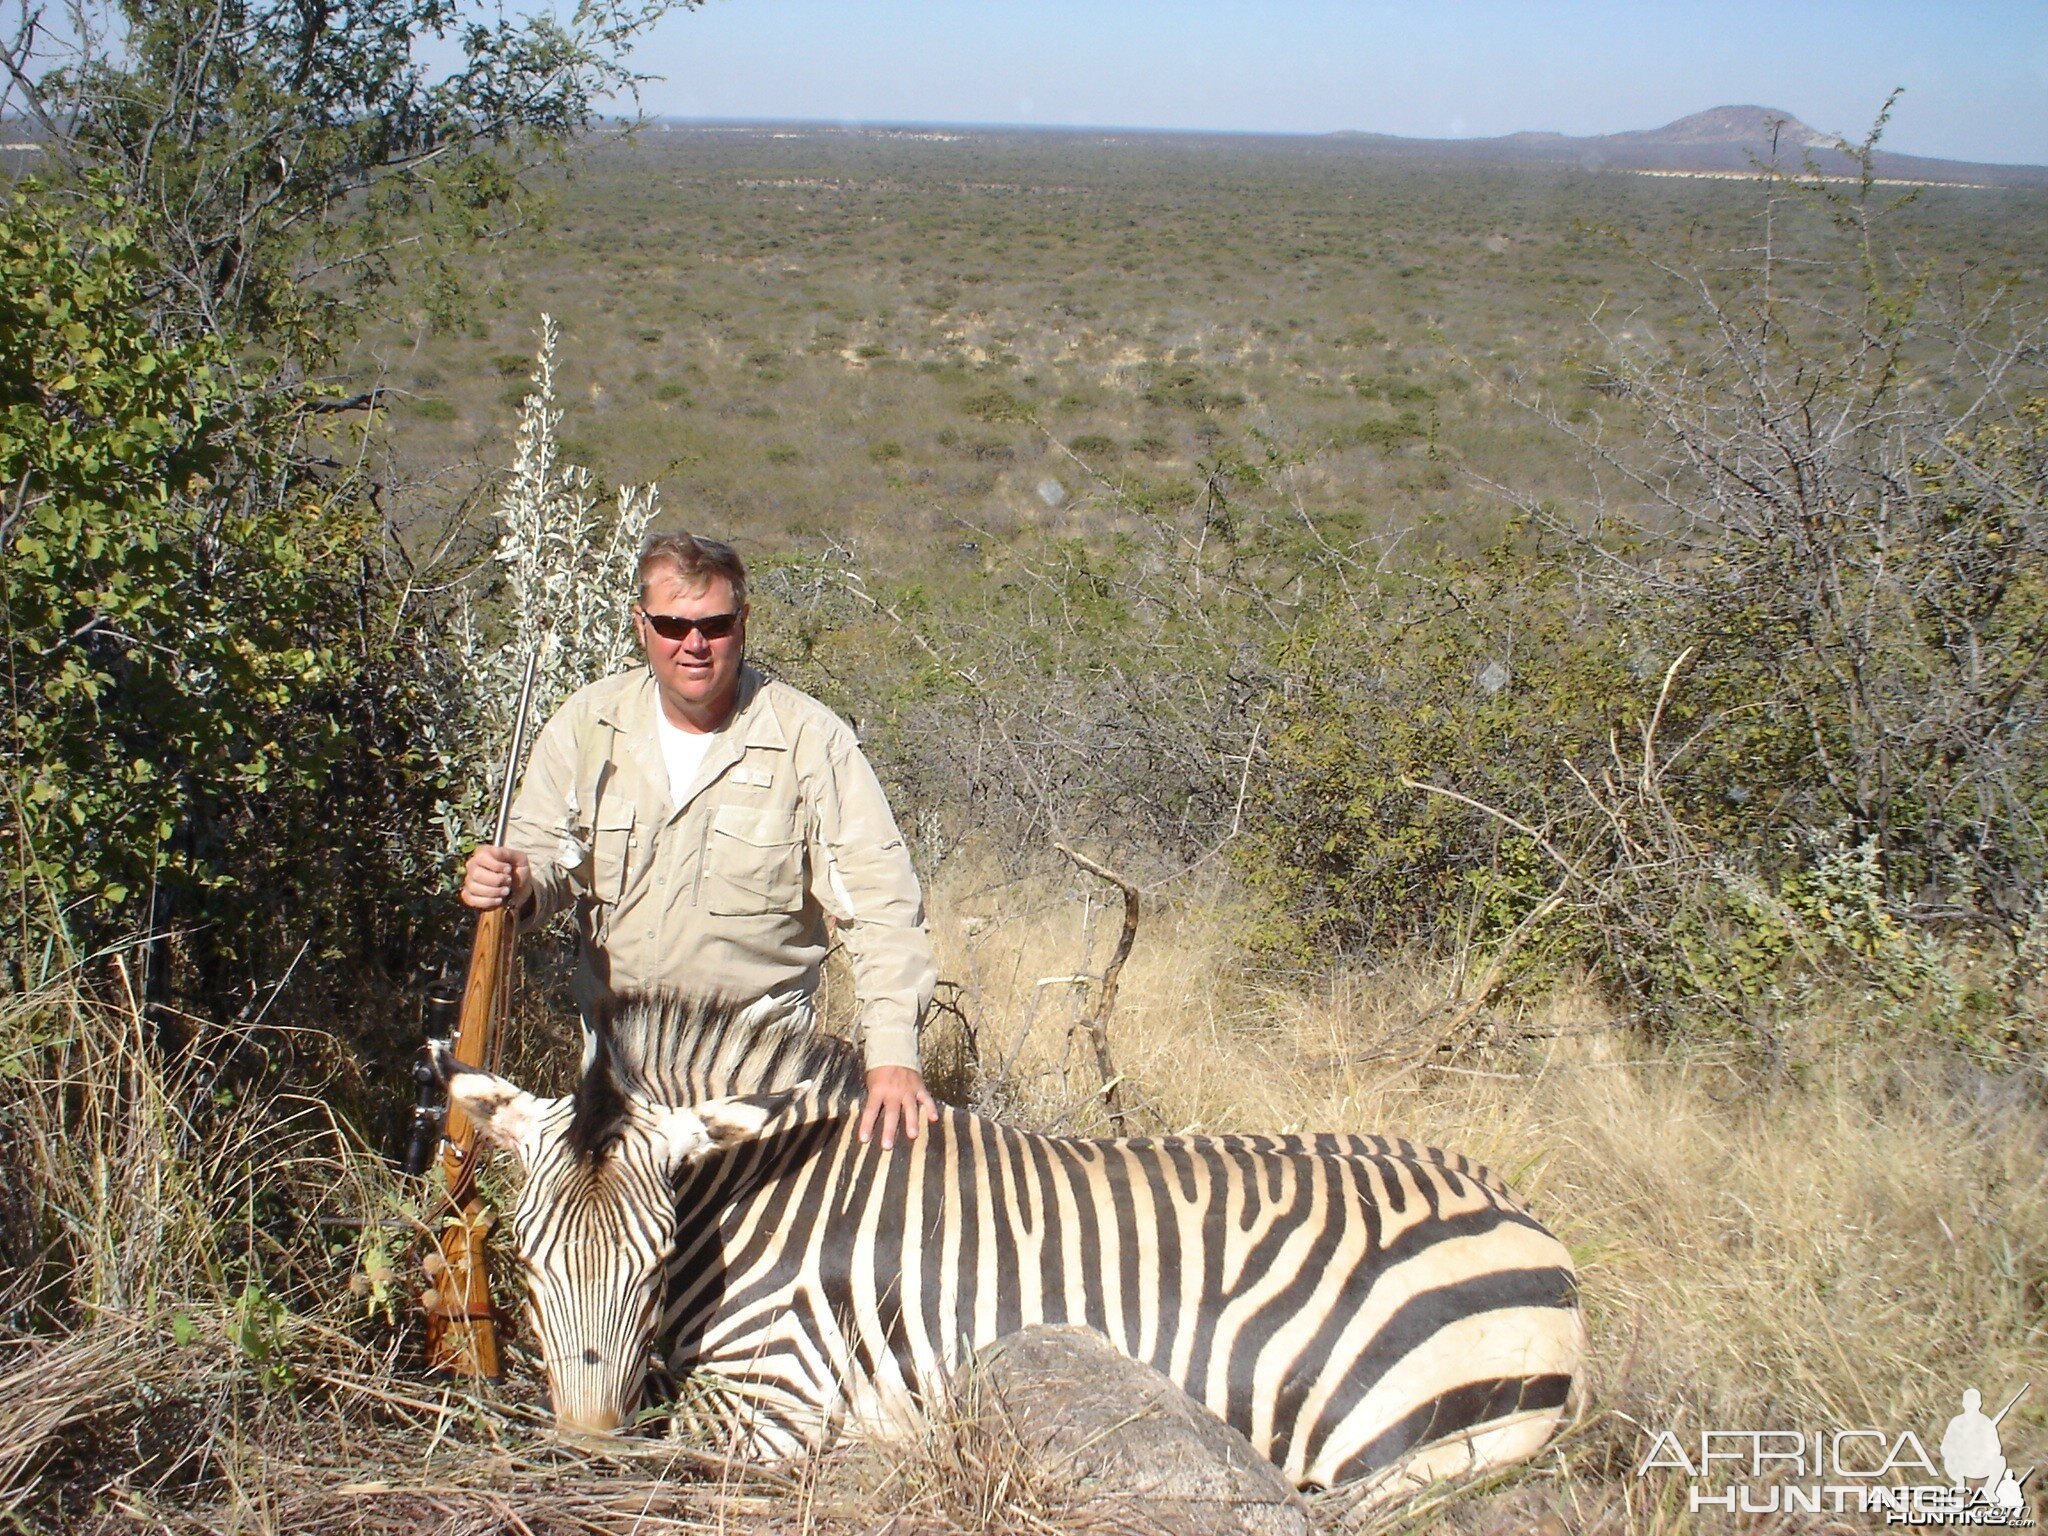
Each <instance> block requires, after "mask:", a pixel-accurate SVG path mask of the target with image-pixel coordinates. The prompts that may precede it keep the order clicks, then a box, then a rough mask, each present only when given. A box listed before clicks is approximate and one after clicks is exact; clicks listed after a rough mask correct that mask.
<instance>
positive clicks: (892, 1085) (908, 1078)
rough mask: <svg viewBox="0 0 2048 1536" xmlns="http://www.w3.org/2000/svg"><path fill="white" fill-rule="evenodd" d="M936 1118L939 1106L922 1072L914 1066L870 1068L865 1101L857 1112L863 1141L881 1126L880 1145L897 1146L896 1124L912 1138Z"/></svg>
mask: <svg viewBox="0 0 2048 1536" xmlns="http://www.w3.org/2000/svg"><path fill="white" fill-rule="evenodd" d="M938 1118H939V1106H938V1105H937V1104H935V1103H933V1102H932V1096H931V1091H930V1090H929V1089H927V1088H926V1087H925V1085H924V1075H923V1074H922V1073H920V1072H918V1071H917V1069H916V1068H914V1067H869V1068H868V1102H867V1107H866V1108H864V1109H863V1110H862V1111H861V1112H860V1139H861V1140H862V1141H866V1140H867V1139H868V1137H869V1136H871V1135H872V1134H873V1133H874V1129H875V1126H876V1125H877V1124H879V1125H880V1126H881V1128H882V1145H883V1146H884V1147H893V1146H895V1145H896V1127H897V1124H898V1123H899V1122H900V1123H901V1124H902V1126H903V1134H904V1135H906V1136H908V1137H909V1138H910V1139H911V1140H912V1141H915V1140H917V1133H918V1132H919V1131H921V1130H923V1129H924V1128H925V1126H926V1124H927V1123H929V1122H930V1121H933V1120H936V1119H938Z"/></svg>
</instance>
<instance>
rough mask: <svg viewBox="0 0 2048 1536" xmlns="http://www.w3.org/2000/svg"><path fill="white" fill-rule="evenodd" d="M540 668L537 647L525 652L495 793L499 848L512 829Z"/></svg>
mask: <svg viewBox="0 0 2048 1536" xmlns="http://www.w3.org/2000/svg"><path fill="white" fill-rule="evenodd" d="M539 669H540V647H539V646H538V645H535V646H534V647H533V648H532V649H531V650H529V651H528V652H527V653H526V676H525V677H524V678H523V679H522V680H521V681H520V684H519V709H518V711H517V713H516V714H514V716H513V717H512V740H511V741H510V743H508V744H507V746H506V748H505V784H504V787H503V788H502V789H501V790H499V792H498V825H497V829H496V830H495V831H494V832H493V833H492V834H491V846H492V847H493V848H502V847H504V846H505V838H506V836H507V835H508V834H509V833H510V832H511V830H512V797H513V795H514V794H515V793H516V792H517V791H518V788H519V748H520V746H521V745H522V744H523V743H524V742H525V740H526V717H527V713H528V712H529V711H530V710H531V709H532V708H533V680H534V676H535V674H536V673H537V672H538V671H539Z"/></svg>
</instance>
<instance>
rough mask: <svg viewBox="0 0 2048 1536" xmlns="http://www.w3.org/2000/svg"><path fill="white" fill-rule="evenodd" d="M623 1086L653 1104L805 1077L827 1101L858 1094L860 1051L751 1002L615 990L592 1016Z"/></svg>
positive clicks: (788, 1083) (760, 1088) (764, 1089)
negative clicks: (765, 1013)
mask: <svg viewBox="0 0 2048 1536" xmlns="http://www.w3.org/2000/svg"><path fill="white" fill-rule="evenodd" d="M594 1027H595V1028H597V1029H598V1030H600V1031H602V1032H603V1033H604V1034H605V1036H606V1038H607V1044H608V1045H609V1047H610V1054H611V1060H612V1063H613V1070H614V1071H615V1072H616V1073H617V1075H618V1078H619V1081H620V1083H621V1085H622V1086H624V1087H625V1088H627V1090H628V1091H630V1092H632V1093H635V1094H638V1095H639V1096H641V1097H643V1098H646V1099H650V1100H652V1101H653V1102H655V1103H658V1104H696V1103H700V1102H702V1101H703V1100H705V1099H715V1098H723V1097H727V1096H729V1095H734V1094H755V1093H776V1092H780V1091H783V1090H785V1089H790V1088H795V1087H796V1086H797V1085H798V1084H800V1083H808V1084H810V1085H811V1086H812V1087H813V1088H814V1089H815V1090H816V1092H817V1093H818V1095H819V1097H820V1098H821V1099H822V1100H824V1101H826V1102H834V1103H836V1102H838V1101H840V1100H844V1099H848V1098H858V1097H859V1095H860V1093H861V1091H862V1087H863V1083H862V1078H861V1072H860V1062H859V1058H858V1056H857V1055H856V1053H855V1052H854V1050H853V1048H852V1047H851V1046H849V1045H848V1044H847V1043H846V1042H845V1041H843V1040H835V1039H833V1038H832V1037H830V1036H828V1035H823V1034H820V1033H818V1031H817V1030H816V1029H815V1027H813V1026H812V1024H811V1023H810V1021H809V1019H808V1017H807V1016H806V1017H803V1018H798V1019H772V1020H769V1021H766V1022H763V1021H762V1020H761V1019H760V1018H759V1017H758V1016H757V1013H756V1010H754V1009H753V1008H752V1007H751V1006H750V1005H747V1004H742V1003H733V1002H728V1001H725V1000H722V999H716V998H692V997H680V996H673V995H659V994H657V995H649V996H633V997H621V998H619V999H618V1000H617V1001H616V1003H615V1004H614V1005H613V1006H612V1007H611V1008H609V1009H607V1010H606V1012H605V1013H604V1014H603V1015H602V1016H601V1017H600V1018H599V1019H598V1020H597V1021H596V1023H595V1026H594Z"/></svg>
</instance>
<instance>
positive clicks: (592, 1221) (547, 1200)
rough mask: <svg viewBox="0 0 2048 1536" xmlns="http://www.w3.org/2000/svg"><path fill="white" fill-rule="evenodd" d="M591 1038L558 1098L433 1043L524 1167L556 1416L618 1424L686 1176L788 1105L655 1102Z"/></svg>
mask: <svg viewBox="0 0 2048 1536" xmlns="http://www.w3.org/2000/svg"><path fill="white" fill-rule="evenodd" d="M589 1041H590V1042H592V1043H591V1044H590V1045H589V1047H588V1048H587V1049H586V1053H585V1057H584V1072H583V1077H582V1080H581V1081H580V1082H579V1083H578V1084H577V1086H576V1091H575V1092H574V1093H573V1094H570V1095H568V1096H567V1097H564V1098H559V1099H543V1098H537V1097H535V1096H534V1095H533V1094H530V1093H528V1092H526V1091H525V1090H524V1089H522V1088H520V1087H519V1086H518V1085H517V1084H515V1083H512V1082H509V1081H507V1080H506V1079H505V1078H502V1077H499V1076H497V1075H496V1074H494V1073H490V1072H480V1071H476V1070H474V1069H473V1068H469V1067H465V1066H463V1065H461V1064H460V1063H459V1062H457V1061H456V1060H455V1056H454V1053H453V1052H452V1051H450V1050H448V1049H447V1048H446V1047H445V1046H437V1047H436V1048H435V1051H434V1066H435V1073H436V1075H437V1076H438V1077H439V1078H440V1080H441V1083H442V1086H443V1087H445V1088H446V1089H447V1091H448V1102H449V1103H450V1104H451V1105H454V1106H456V1107H458V1108H460V1109H461V1110H462V1112H463V1113H464V1114H466V1115H468V1116H469V1118H470V1119H471V1120H473V1121H474V1122H475V1123H476V1126H477V1132H478V1135H479V1137H480V1138H481V1139H482V1140H483V1141H485V1142H487V1143H489V1144H490V1145H493V1146H497V1147H502V1148H504V1149H505V1150H507V1151H509V1152H512V1153H514V1154H515V1155H516V1156H517V1157H518V1159H519V1162H520V1165H521V1166H522V1168H524V1170H525V1173H526V1183H525V1186H524V1187H523V1188H522V1189H521V1191H520V1194H519V1201H518V1204H517V1205H516V1206H515V1207H514V1209H513V1220H514V1223H515V1225H516V1227H517V1229H518V1254H519V1262H520V1264H521V1266H522V1267H523V1268H524V1270H525V1271H526V1282H527V1299H528V1304H529V1308H530V1311H531V1316H532V1322H533V1327H534V1334H535V1337H537V1338H538V1339H539V1340H540V1346H541V1358H542V1360H543V1361H544V1362H545V1363H546V1366H547V1374H548V1392H549V1396H550V1398H551V1399H552V1401H553V1404H554V1410H555V1422H556V1424H557V1426H558V1427H560V1428H561V1429H564V1430H568V1431H571V1432H576V1433H585V1434H588V1433H600V1434H608V1433H610V1432H612V1431H614V1430H616V1429H618V1428H619V1427H620V1426H621V1425H623V1424H625V1423H626V1422H627V1421H628V1420H629V1419H630V1418H631V1417H632V1415H633V1411H634V1409H635V1407H636V1406H637V1405H638V1403H639V1400H640V1389H641V1386H642V1385H643V1383H644V1382H645V1380H646V1377H647V1367H648V1348H649V1344H650V1342H651V1341H652V1339H653V1336H654V1326H655V1317H656V1311H657V1308H658V1307H659V1305H660V1299H661V1281H662V1275H663V1269H664V1266H665V1264H666V1262H667V1260H668V1258H669V1256H670V1254H671V1253H672V1252H673V1251H674V1249H675V1244H676V1224H677V1216H676V1201H675V1184H676V1180H677V1179H678V1177H680V1176H681V1174H682V1172H683V1171H684V1169H685V1168H687V1167H688V1166H689V1165H690V1164H691V1163H693V1162H696V1161H698V1160H700V1159H702V1158H704V1157H707V1156H709V1155H711V1154H712V1153H714V1152H717V1151H719V1150H721V1149H723V1148H725V1147H729V1146H732V1145H734V1144H735V1143H738V1142H741V1141H746V1140H749V1139H751V1138H753V1137H755V1136H758V1135H760V1133H761V1129H762V1127H763V1126H764V1125H766V1124H767V1123H768V1121H769V1120H770V1119H772V1118H773V1117H774V1114H775V1112H776V1110H777V1108H779V1107H780V1106H779V1105H777V1104H776V1103H774V1102H773V1101H767V1102H764V1101H763V1100H762V1099H758V1098H757V1099H737V1098H733V1099H709V1100H706V1101H705V1102H703V1103H701V1104H697V1105H695V1106H692V1107H687V1108H686V1107H682V1106H678V1105H667V1104H656V1103H653V1102H652V1101H650V1100H648V1099H646V1098H644V1097H642V1096H641V1095H639V1094H637V1093H633V1092H631V1091H629V1090H627V1089H626V1088H624V1087H622V1086H621V1085H620V1084H619V1081H618V1079H617V1077H616V1076H615V1075H614V1073H613V1071H612V1067H611V1063H610V1060H609V1055H608V1052H607V1051H606V1050H605V1048H604V1046H603V1042H602V1037H601V1036H591V1037H589ZM779 1097H781V1098H783V1099H787V1097H788V1095H781V1096H779Z"/></svg>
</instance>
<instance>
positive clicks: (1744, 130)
mask: <svg viewBox="0 0 2048 1536" xmlns="http://www.w3.org/2000/svg"><path fill="white" fill-rule="evenodd" d="M1330 137H1331V138H1333V139H1338V140H1348V141H1352V142H1355V143H1357V144H1359V145H1361V146H1370V147H1371V148H1373V149H1375V150H1378V151H1381V152H1385V153H1406V154H1413V155H1417V156H1425V155H1426V156H1429V157H1431V158H1442V159H1457V160H1474V161H1489V162H1496V163H1497V162H1503V161H1505V162H1519V163H1550V164H1561V165H1579V166H1583V167H1585V168H1586V169H1588V170H1605V169H1613V170H1623V171H1665V172H1671V173H1693V174H1702V173H1715V172H1719V173H1724V174H1725V173H1728V172H1744V171H1750V170H1753V169H1754V168H1755V167H1756V166H1757V165H1758V164H1759V163H1762V164H1767V165H1768V164H1776V165H1779V166H1782V167H1784V168H1785V169H1787V170H1798V169H1801V168H1802V167H1803V166H1804V165H1805V164H1806V163H1807V162H1808V161H1811V162H1812V164H1813V165H1814V167H1815V168H1816V169H1818V170H1819V171H1821V172H1822V173H1823V174H1825V175H1830V176H1853V175H1855V174H1856V170H1857V167H1856V162H1855V160H1854V159H1853V158H1852V157H1851V156H1850V155H1849V153H1848V152H1847V149H1846V147H1845V145H1844V142H1843V140H1842V138H1841V136H1840V135H1838V134H1831V133H1822V132H1821V131H1820V130H1819V129H1816V128H1811V127H1808V126H1807V125H1806V124H1805V123H1802V122H1800V121H1799V119H1798V118H1796V117H1794V116H1793V115H1792V114H1791V113H1789V112H1780V111H1777V110H1775V109H1773V108H1770V107H1710V108H1708V109H1707V110H1706V111H1704V112H1695V113H1693V114H1692V115H1691V116H1689V117H1681V118H1679V119H1678V121H1676V122H1674V123H1666V124H1665V125H1664V126H1663V127H1662V128H1638V129H1634V130H1631V131H1630V132H1627V133H1602V134H1593V135H1589V136H1587V137H1583V138H1575V137H1573V136H1571V135H1569V134H1562V133H1510V134H1506V135H1504V136H1502V137H1500V138H1492V139H1410V138H1401V137H1398V136H1396V135H1394V134H1388V133H1338V134H1331V135H1330ZM1874 169H1875V170H1876V172H1877V174H1878V175H1879V176H1880V177H1883V178H1885V179H1887V180H1898V181H1931V182H1962V183H1966V184H1968V185H1972V186H1989V187H2042V188H2048V166H2038V165H1986V164H1982V163H1980V162H1977V161H1971V160H1932V159H1928V158H1926V157H1925V156H1922V155H1897V154H1893V153H1892V152H1891V151H1889V150H1884V149H1880V150H1879V151H1878V152H1877V159H1876V161H1875V164H1874Z"/></svg>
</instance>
